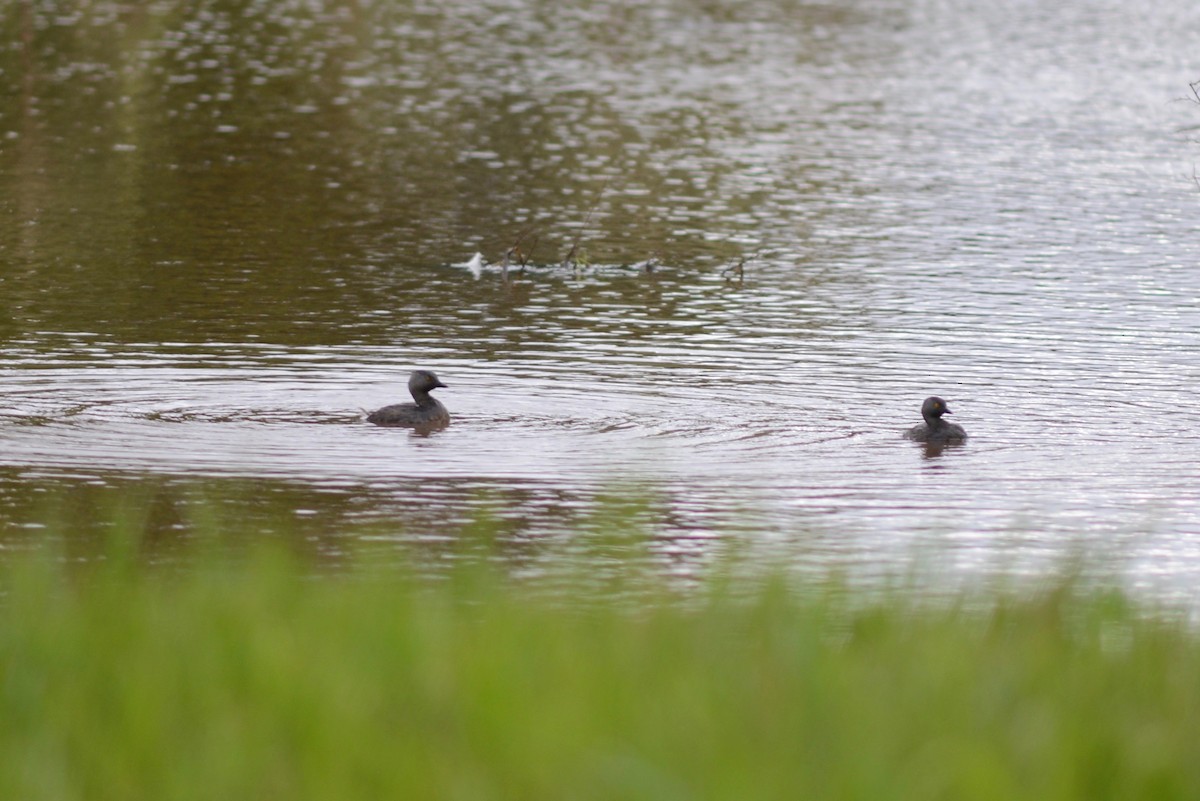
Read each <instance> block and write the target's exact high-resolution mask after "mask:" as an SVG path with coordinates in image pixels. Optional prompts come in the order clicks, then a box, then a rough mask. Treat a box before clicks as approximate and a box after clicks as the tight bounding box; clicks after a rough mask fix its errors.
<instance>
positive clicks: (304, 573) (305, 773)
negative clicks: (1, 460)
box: [0, 543, 1200, 801]
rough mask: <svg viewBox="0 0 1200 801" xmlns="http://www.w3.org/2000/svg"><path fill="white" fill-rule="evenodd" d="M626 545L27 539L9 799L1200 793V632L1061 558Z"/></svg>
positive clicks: (13, 662)
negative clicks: (175, 560) (809, 557)
mask: <svg viewBox="0 0 1200 801" xmlns="http://www.w3.org/2000/svg"><path fill="white" fill-rule="evenodd" d="M609 546H610V547H609V553H608V557H607V559H608V561H607V570H608V574H607V577H605V578H604V579H603V580H598V581H586V582H584V581H580V582H578V583H574V582H573V580H568V579H567V574H568V573H570V571H564V572H562V573H559V574H557V575H554V576H547V577H543V578H532V579H521V580H516V579H513V578H511V577H508V576H506V575H504V574H503V572H502V571H501V570H499V569H491V568H486V567H482V568H481V567H478V566H475V567H470V566H465V567H461V568H457V569H452V570H450V571H448V572H447V573H445V574H444V575H443V576H442V577H441V578H438V579H428V578H426V579H420V578H414V577H412V576H409V575H406V574H405V571H401V570H398V569H396V568H394V567H386V566H382V567H381V566H375V567H367V566H358V567H356V566H354V565H353V564H351V565H349V566H347V565H345V564H343V565H342V566H341V567H340V568H339V569H338V570H336V571H332V570H328V569H324V568H321V567H316V568H314V565H313V563H312V561H311V560H309V559H307V558H299V557H296V556H294V555H293V554H292V553H290V552H289V551H287V550H285V549H284V548H282V547H279V546H275V547H264V548H261V549H254V548H250V549H244V550H243V551H242V552H240V553H238V554H237V555H231V554H229V553H225V554H223V555H222V554H221V553H219V551H220V549H217V548H214V549H212V550H211V552H209V553H207V554H203V553H201V554H199V555H196V556H195V558H194V561H193V563H192V564H189V565H187V566H186V567H185V568H180V567H179V566H178V565H173V566H172V565H168V566H165V567H164V566H159V567H147V566H145V565H143V564H141V562H140V560H139V558H138V557H137V556H136V554H133V555H131V549H119V548H118V549H114V550H113V551H112V552H111V553H110V554H109V557H108V558H106V559H94V560H89V561H86V562H77V561H63V560H62V559H61V558H58V557H55V556H54V555H52V554H49V553H48V551H49V550H50V549H34V553H32V554H31V555H27V556H23V557H11V558H9V559H7V561H6V562H5V563H4V566H3V567H2V568H0V582H2V583H0V588H2V590H3V593H4V597H3V598H2V599H0V798H4V799H22V800H23V801H36V800H37V799H87V800H88V801H99V800H101V799H120V801H134V800H135V799H153V801H168V800H169V799H193V798H194V799H255V800H256V801H259V800H262V799H289V801H298V800H300V799H331V800H332V799H338V800H339V801H340V800H344V799H373V800H378V799H390V798H396V799H422V800H425V799H461V800H462V801H486V800H487V799H496V800H497V801H499V800H500V799H504V800H505V801H508V800H509V799H522V800H524V799H529V800H536V799H546V800H547V801H570V800H571V799H596V800H597V801H600V800H601V799H603V801H616V800H620V799H653V800H654V801H671V800H673V799H730V800H731V801H732V800H734V799H736V800H737V801H748V800H752V799H863V801H886V800H887V799H997V800H998V801H1001V800H1002V801H1011V800H1012V799H1039V800H1041V801H1045V800H1047V799H1088V800H1089V801H1098V800H1099V799H1109V798H1112V799H1118V798H1120V799H1129V798H1155V799H1168V798H1180V799H1183V798H1187V799H1192V798H1197V797H1200V638H1198V637H1197V635H1196V633H1195V632H1193V631H1192V630H1190V629H1188V628H1187V627H1186V625H1185V624H1184V623H1182V622H1179V621H1178V620H1175V619H1173V618H1170V617H1168V616H1165V615H1159V616H1154V615H1147V614H1144V613H1142V612H1140V611H1139V610H1138V609H1136V608H1134V607H1133V606H1132V605H1130V604H1129V603H1128V602H1126V601H1125V600H1124V599H1122V598H1121V597H1120V596H1118V595H1114V594H1112V593H1111V592H1102V591H1089V590H1086V589H1083V588H1080V587H1079V586H1078V585H1077V583H1072V582H1069V581H1068V582H1064V583H1063V584H1062V585H1061V586H1057V587H1051V588H1047V589H1045V590H1044V591H1041V592H1032V591H1030V592H1027V593H1025V594H1024V595H1023V596H1022V597H1016V596H1012V595H1003V594H997V595H994V596H992V597H974V598H971V599H970V600H969V602H968V601H967V599H963V601H962V602H959V603H954V602H947V601H945V599H943V600H942V601H940V602H933V601H930V600H928V599H926V600H922V599H920V598H919V597H917V596H916V595H915V594H911V593H906V592H903V591H896V592H892V593H885V594H881V595H879V596H876V597H874V598H868V597H864V596H861V595H859V594H857V593H855V592H853V591H850V590H848V589H847V588H845V587H843V586H839V585H837V583H836V582H833V581H830V582H828V583H827V584H825V585H823V586H816V587H814V586H812V585H811V583H810V584H808V585H805V586H800V585H799V584H789V583H788V582H786V581H783V580H773V581H762V582H750V581H749V580H745V581H742V580H729V581H725V582H714V584H713V587H712V588H700V589H693V590H691V591H689V592H686V593H682V594H681V593H679V592H678V591H676V592H671V591H666V590H661V591H660V590H656V589H654V586H655V582H653V581H647V580H646V579H647V576H646V574H645V569H644V564H643V563H642V562H641V560H639V559H631V560H630V564H629V567H628V570H627V571H624V569H623V568H622V566H621V562H620V559H618V558H616V557H614V556H613V554H614V553H617V552H618V551H619V549H618V548H617V547H616V546H613V545H612V544H611V543H610V544H609ZM636 550H637V549H636V548H631V551H636ZM475 564H476V565H477V563H475ZM623 571H624V572H625V573H627V574H625V575H623ZM576 578H578V576H576ZM551 585H553V587H554V590H553V591H550V590H549V589H548V587H550V586H551ZM573 586H578V587H581V589H576V590H569V591H566V592H564V591H563V588H564V587H573Z"/></svg>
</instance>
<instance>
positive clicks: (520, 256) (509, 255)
mask: <svg viewBox="0 0 1200 801" xmlns="http://www.w3.org/2000/svg"><path fill="white" fill-rule="evenodd" d="M529 236H532V237H533V242H532V243H531V244H530V245H529V247H528V248H525V249H522V247H521V244H522V243H523V242H524V241H525V240H526V238H527V237H529ZM538 241H539V237H538V233H537V231H536V229H533V228H526V229H525V230H524V231H522V232H521V233H520V234H518V235H517V238H516V241H514V242H513V243H512V245H511V246H510V247H509V248H508V250H506V251H504V261H503V262H502V265H501V266H502V267H503V269H504V273H505V274H506V275H507V274H508V267H509V265H510V264H512V260H513V258H516V260H517V264H519V265H520V266H521V269H522V270H524V269H525V266H526V265H527V264H529V260H530V258H532V257H533V251H534V248H536V247H537V244H538Z"/></svg>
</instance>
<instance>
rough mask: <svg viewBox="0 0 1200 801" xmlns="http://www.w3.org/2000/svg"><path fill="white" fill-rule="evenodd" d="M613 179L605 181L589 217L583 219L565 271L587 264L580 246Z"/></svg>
mask: <svg viewBox="0 0 1200 801" xmlns="http://www.w3.org/2000/svg"><path fill="white" fill-rule="evenodd" d="M611 180H612V179H611V178H608V179H605V181H604V183H603V184H602V185H601V186H600V192H599V193H598V194H597V195H596V200H595V202H593V203H592V205H591V206H590V207H589V208H588V212H587V216H585V217H584V218H583V225H582V226H580V228H579V233H577V234H576V235H575V240H574V241H573V242H572V243H571V249H570V250H568V251H567V255H566V256H564V257H563V260H562V266H563V269H575V270H578V268H579V266H580V264H581V263H582V264H587V257H586V256H584V257H582V258H580V257H579V244H580V242H581V241H582V240H583V233H584V231H586V230H587V227H588V225H589V224H590V223H591V222H592V215H593V214H595V213H596V207H597V206H599V205H600V200H601V199H602V198H603V197H604V190H605V189H607V188H608V184H609V181H611Z"/></svg>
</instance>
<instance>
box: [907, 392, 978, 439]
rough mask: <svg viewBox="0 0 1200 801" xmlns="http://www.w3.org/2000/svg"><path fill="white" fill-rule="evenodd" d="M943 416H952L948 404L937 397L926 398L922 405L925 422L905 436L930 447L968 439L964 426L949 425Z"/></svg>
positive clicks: (914, 427)
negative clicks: (925, 443)
mask: <svg viewBox="0 0 1200 801" xmlns="http://www.w3.org/2000/svg"><path fill="white" fill-rule="evenodd" d="M943 414H950V410H949V409H948V408H946V402H945V401H944V400H942V399H941V398H939V397H937V396H936V395H935V396H933V397H930V398H926V399H925V402H924V403H922V404H921V416H922V417H924V418H925V422H924V423H921V424H920V425H918V426H913V427H912V428H910V429H909V430H908V431H907V432H905V434H904V436H905V437H907V438H908V439H911V440H913V441H914V442H927V443H929V444H930V445H944V444H946V443H949V442H962V441H963V440H965V439H966V438H967V432H966V431H964V430H963V427H962V426H959V425H955V424H954V423H948V422H946V421H945V420H943V419H942V415H943Z"/></svg>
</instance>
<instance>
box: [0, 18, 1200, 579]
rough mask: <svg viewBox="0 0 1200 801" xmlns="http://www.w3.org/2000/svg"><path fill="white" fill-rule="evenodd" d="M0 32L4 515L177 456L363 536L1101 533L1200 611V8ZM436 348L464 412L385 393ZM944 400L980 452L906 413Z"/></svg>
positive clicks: (1045, 544) (162, 490)
mask: <svg viewBox="0 0 1200 801" xmlns="http://www.w3.org/2000/svg"><path fill="white" fill-rule="evenodd" d="M0 23H2V24H3V26H4V34H5V35H4V41H5V42H7V44H6V45H5V48H4V50H3V52H2V53H0V70H2V73H3V78H4V80H3V84H2V85H3V89H2V90H0V92H2V94H0V189H2V191H0V211H2V214H0V304H2V305H3V306H4V314H3V316H2V318H0V356H2V358H0V523H2V524H3V525H4V526H5V527H6V528H8V529H10V530H22V531H28V530H34V531H36V530H37V526H39V525H42V522H41V519H42V516H44V515H45V514H46V505H45V503H41V502H40V501H39V499H44V498H45V497H47V494H48V493H50V494H53V493H66V494H67V495H68V496H71V497H77V498H80V499H82V500H80V501H79V502H80V503H81V504H83V505H84V507H88V505H89V504H93V503H97V502H98V501H97V500H96V499H97V498H102V497H104V495H105V493H106V492H108V491H110V490H114V491H125V490H127V489H129V488H130V487H143V488H144V487H150V488H151V491H152V492H153V493H155V494H157V496H159V497H162V498H165V500H164V501H162V503H164V504H166V505H167V506H174V505H186V504H188V503H192V502H194V501H195V500H196V498H197V497H199V496H205V497H216V498H218V499H219V502H221V503H225V504H229V505H230V508H235V509H238V510H240V511H241V512H242V513H244V514H247V515H253V514H255V513H256V512H255V510H258V509H262V508H266V507H270V508H274V509H279V508H282V509H285V510H291V512H292V513H293V514H294V515H295V516H296V519H297V521H298V526H300V527H301V529H302V530H304V531H307V532H316V533H318V534H319V535H321V536H327V537H330V538H333V539H336V538H337V537H338V536H346V537H353V536H360V535H361V536H364V537H365V536H368V535H367V534H366V533H364V532H368V531H369V532H370V534H369V536H371V537H373V538H375V539H376V540H377V541H379V542H382V543H385V544H386V543H388V542H391V541H394V542H397V543H400V542H408V541H412V540H420V539H421V538H430V539H437V538H439V537H447V536H453V533H454V532H455V531H457V530H458V529H459V528H460V527H461V526H462V525H463V523H464V521H467V520H470V519H471V518H472V517H473V516H475V515H477V514H478V513H479V511H480V509H482V508H487V509H490V510H492V512H493V513H494V514H496V515H497V516H499V517H500V519H502V520H503V521H504V524H505V527H506V528H505V531H506V532H507V536H510V537H512V538H513V539H514V540H521V541H537V539H538V538H542V537H555V536H566V535H569V534H570V532H572V531H573V530H576V528H577V527H579V526H581V525H586V524H587V521H588V520H590V519H593V518H592V516H593V515H594V513H595V510H596V509H597V508H599V507H603V506H604V504H605V503H606V501H605V500H604V499H605V498H609V499H611V498H614V497H615V498H628V499H634V500H637V499H640V501H639V502H640V503H642V504H643V507H642V508H641V511H639V512H638V520H639V522H641V523H642V524H643V525H645V526H646V527H647V528H648V529H649V530H650V531H651V532H652V533H653V535H654V537H655V540H656V542H657V543H658V544H659V547H660V548H661V551H662V553H663V554H664V555H665V556H667V557H670V558H672V559H675V560H677V562H678V564H679V565H681V566H682V567H681V569H683V570H686V569H687V565H688V564H691V563H692V562H693V561H694V560H703V559H704V558H705V555H706V554H707V553H709V552H711V550H712V549H714V548H715V547H717V546H716V543H718V542H721V541H723V540H725V538H728V537H730V536H732V535H737V538H738V541H739V542H743V543H748V545H747V546H746V547H750V548H753V547H754V546H756V545H761V546H762V547H763V548H764V549H765V550H766V551H769V552H770V553H771V554H772V555H773V556H772V557H771V558H773V559H780V560H783V561H790V562H793V563H795V564H796V565H797V566H800V567H802V568H816V569H828V568H833V569H838V570H844V571H846V572H848V573H851V574H861V575H864V576H867V577H870V576H886V575H891V574H894V573H895V572H896V571H897V570H899V571H901V572H903V570H904V569H905V565H906V564H910V563H911V562H912V560H914V559H923V558H928V554H929V553H936V554H937V557H936V559H937V560H938V562H939V564H941V565H944V566H945V568H946V569H945V570H944V571H942V575H943V576H944V577H945V580H947V581H952V582H953V581H961V580H971V579H972V577H974V576H977V575H979V574H980V573H987V572H990V571H993V570H997V569H1002V570H1016V571H1019V572H1033V573H1037V572H1038V571H1042V570H1046V569H1049V568H1052V567H1054V566H1055V565H1058V564H1060V563H1061V562H1062V560H1064V559H1069V558H1076V557H1083V558H1085V559H1086V560H1087V561H1088V562H1089V563H1091V564H1097V565H1101V566H1103V569H1105V570H1115V571H1116V572H1117V573H1118V574H1119V575H1121V576H1122V577H1123V580H1125V581H1126V582H1127V583H1128V585H1129V586H1132V587H1135V588H1138V589H1139V590H1145V591H1148V592H1150V593H1151V594H1152V595H1154V596H1155V597H1159V598H1165V599H1168V600H1178V599H1183V600H1185V601H1187V602H1195V601H1197V600H1200V597H1196V595H1195V589H1194V588H1195V587H1198V586H1200V492H1198V490H1197V488H1198V487H1200V404H1198V403H1197V399H1196V393H1195V391H1194V388H1195V386H1196V384H1197V379H1198V378H1200V188H1198V186H1197V184H1196V182H1195V181H1194V180H1193V178H1192V171H1193V164H1194V163H1195V162H1198V161H1200V143H1197V141H1196V140H1197V139H1198V138H1200V106H1197V105H1196V104H1195V103H1192V102H1188V101H1187V100H1185V98H1188V97H1191V90H1190V89H1189V82H1192V81H1196V80H1200V61H1198V60H1197V58H1196V49H1195V39H1194V32H1195V31H1196V30H1198V29H1200V6H1197V5H1196V4H1195V3H1192V2H1182V0H1169V2H1166V3H1162V4H1159V5H1157V6H1156V7H1155V9H1154V11H1153V13H1148V12H1146V11H1144V10H1137V9H1135V8H1134V7H1132V6H1130V5H1129V4H1126V3H1120V2H1116V0H1087V1H1086V2H1078V3H1071V4H1039V3H1028V2H1018V1H1017V0H1001V2H982V0H946V1H944V2H940V1H938V0H929V1H928V2H898V1H896V2H884V1H876V0H856V1H854V2H845V3H837V4H808V5H806V4H797V3H788V2H766V1H761V2H760V1H758V0H747V1H746V2H733V3H688V2H643V3H633V4H630V3H615V2H587V3H582V4H577V5H573V6H571V5H569V6H568V7H562V6H560V4H555V3H545V2H525V3H522V2H511V1H510V2H500V1H499V0H498V1H497V2H472V3H464V2H453V1H452V2H448V3H438V4H423V3H420V2H414V3H391V2H383V1H382V0H380V1H379V2H369V1H363V2H349V1H348V0H347V2H334V1H333V0H328V1H327V2H298V1H297V2H279V3H261V4H248V5H246V6H245V7H244V8H243V7H241V5H240V4H226V3H222V2H203V3H182V2H167V1H166V0H162V1H160V2H151V3H147V4H144V5H142V4H137V5H126V4H120V3H104V2H94V3H78V4H73V3H66V4H59V5H58V6H57V7H51V5H50V4H42V3H32V2H16V3H11V4H9V5H8V6H6V8H5V9H4V10H3V11H2V12H0ZM1193 99H1194V98H1193ZM573 246H574V248H575V253H576V256H577V260H576V261H577V263H576V264H574V265H572V264H564V263H563V262H564V259H565V257H566V256H567V254H568V252H569V251H570V250H571V249H572V247H573ZM513 247H516V248H518V249H519V251H520V254H521V255H520V256H517V255H514V256H513V259H514V260H516V259H518V258H521V259H525V260H527V262H528V263H527V265H526V267H525V269H517V265H516V264H514V266H513V267H512V268H511V269H508V270H503V269H501V267H500V266H499V263H500V262H501V261H502V259H503V257H504V254H505V252H506V251H508V250H509V249H510V248H513ZM476 253H481V254H482V255H483V256H484V257H485V258H486V260H487V262H489V263H486V264H481V263H480V262H479V261H478V260H476V261H475V262H473V263H472V258H473V257H474V256H475V254H476ZM514 253H515V251H514ZM648 260H649V261H651V266H650V267H649V268H647V266H646V264H645V262H647V261H648ZM738 265H741V270H740V271H739V270H736V269H733V268H736V267H737V266H738ZM414 367H426V368H430V369H434V370H436V371H437V372H438V374H439V375H440V376H441V378H442V380H443V381H445V382H446V383H447V384H448V385H449V386H448V387H447V388H446V389H442V390H439V391H438V394H439V397H440V398H441V399H442V400H443V402H444V403H445V404H446V405H447V406H448V407H449V409H450V410H451V412H452V414H453V415H454V422H453V423H452V425H451V426H450V427H449V428H447V429H446V430H444V431H441V432H437V433H434V434H431V435H429V436H420V435H417V434H413V433H410V432H408V431H403V430H388V429H379V428H376V427H373V426H370V425H367V424H366V423H365V422H363V421H362V415H361V410H362V409H371V408H375V407H378V406H381V405H384V404H386V403H392V402H397V401H400V400H406V399H407V397H406V391H405V388H404V384H405V381H406V378H407V374H408V372H409V371H410V370H411V369H413V368H414ZM930 394H939V395H941V396H943V397H945V398H946V399H947V400H948V401H949V404H950V407H951V409H953V411H954V419H955V421H956V422H958V423H959V424H961V425H963V426H964V427H965V428H966V429H967V430H968V432H969V433H970V440H969V442H968V443H967V444H966V445H965V446H963V447H958V448H951V449H947V450H945V451H943V452H941V453H928V452H926V451H925V450H924V449H923V448H922V447H921V446H919V445H915V444H913V443H909V442H906V441H904V440H903V439H902V438H901V433H902V432H903V431H904V430H905V429H906V428H907V427H909V426H911V425H913V424H915V423H917V422H920V417H919V407H920V404H921V401H922V399H923V398H924V397H925V396H927V395H930ZM197 487H203V488H204V489H202V490H198V489H197ZM55 497H60V496H55ZM168 519H173V518H170V516H168ZM164 525H167V524H166V523H164ZM168 527H169V526H168ZM922 555H924V556H922Z"/></svg>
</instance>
